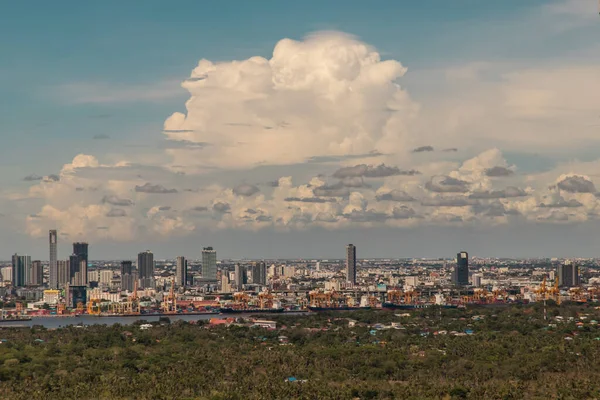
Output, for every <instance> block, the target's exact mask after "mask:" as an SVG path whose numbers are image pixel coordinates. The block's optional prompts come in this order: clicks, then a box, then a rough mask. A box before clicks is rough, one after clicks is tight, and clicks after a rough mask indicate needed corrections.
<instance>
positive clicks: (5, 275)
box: [0, 266, 13, 282]
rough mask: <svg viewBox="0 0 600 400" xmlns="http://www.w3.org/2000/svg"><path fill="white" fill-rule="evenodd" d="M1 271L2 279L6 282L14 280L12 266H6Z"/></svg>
mask: <svg viewBox="0 0 600 400" xmlns="http://www.w3.org/2000/svg"><path fill="white" fill-rule="evenodd" d="M0 271H2V281H4V282H12V271H13V268H12V266H10V267H4V268H2V269H1V270H0Z"/></svg>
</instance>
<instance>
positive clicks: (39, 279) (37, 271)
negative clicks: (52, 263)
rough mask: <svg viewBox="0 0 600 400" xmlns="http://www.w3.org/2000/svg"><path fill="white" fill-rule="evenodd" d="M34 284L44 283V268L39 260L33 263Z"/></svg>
mask: <svg viewBox="0 0 600 400" xmlns="http://www.w3.org/2000/svg"><path fill="white" fill-rule="evenodd" d="M30 284H31V285H32V286H42V285H43V284H44V269H43V266H42V262H41V261H39V260H36V261H34V262H33V263H31V281H30Z"/></svg>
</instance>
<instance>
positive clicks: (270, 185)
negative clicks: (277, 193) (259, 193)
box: [266, 181, 279, 187]
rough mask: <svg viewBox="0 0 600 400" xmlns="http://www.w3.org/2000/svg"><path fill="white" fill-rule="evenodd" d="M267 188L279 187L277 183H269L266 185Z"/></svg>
mask: <svg viewBox="0 0 600 400" xmlns="http://www.w3.org/2000/svg"><path fill="white" fill-rule="evenodd" d="M266 185H267V186H268V187H279V181H269V182H267V183H266Z"/></svg>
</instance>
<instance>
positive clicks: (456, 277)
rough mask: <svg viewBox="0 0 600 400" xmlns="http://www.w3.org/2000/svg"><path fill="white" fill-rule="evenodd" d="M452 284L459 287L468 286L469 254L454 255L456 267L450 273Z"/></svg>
mask: <svg viewBox="0 0 600 400" xmlns="http://www.w3.org/2000/svg"><path fill="white" fill-rule="evenodd" d="M452 283H453V284H455V285H459V286H465V285H468V284H469V254H468V253H467V252H466V251H461V252H460V253H458V254H457V255H456V266H455V267H454V271H453V272H452Z"/></svg>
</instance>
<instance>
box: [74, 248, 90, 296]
mask: <svg viewBox="0 0 600 400" xmlns="http://www.w3.org/2000/svg"><path fill="white" fill-rule="evenodd" d="M88 246H89V245H88V244H87V243H85V242H75V243H73V255H74V256H77V261H76V265H75V267H74V266H73V265H71V272H72V275H71V279H76V282H75V283H72V284H74V285H78V286H86V285H87V284H88V279H87V269H88V263H89V258H88V254H89V253H88ZM72 257H73V256H71V259H72ZM71 262H72V263H73V262H75V260H72V261H71ZM76 273H79V274H77V277H76V276H75V274H76Z"/></svg>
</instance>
